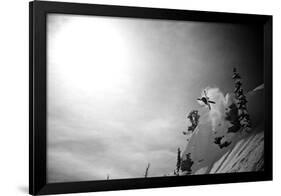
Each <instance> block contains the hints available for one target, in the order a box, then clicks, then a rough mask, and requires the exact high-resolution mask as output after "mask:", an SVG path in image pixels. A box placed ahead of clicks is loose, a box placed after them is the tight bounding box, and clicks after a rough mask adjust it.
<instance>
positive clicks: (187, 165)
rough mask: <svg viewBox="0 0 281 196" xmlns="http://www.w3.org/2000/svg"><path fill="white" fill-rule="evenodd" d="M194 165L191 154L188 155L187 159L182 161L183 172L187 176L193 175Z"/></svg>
mask: <svg viewBox="0 0 281 196" xmlns="http://www.w3.org/2000/svg"><path fill="white" fill-rule="evenodd" d="M193 163H194V162H193V161H192V159H191V157H190V153H188V154H186V158H185V159H183V160H182V161H181V171H182V172H183V173H184V174H186V175H189V174H191V172H192V170H191V167H192V165H193Z"/></svg>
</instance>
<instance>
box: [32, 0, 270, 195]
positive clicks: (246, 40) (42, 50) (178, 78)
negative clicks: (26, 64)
mask: <svg viewBox="0 0 281 196" xmlns="http://www.w3.org/2000/svg"><path fill="white" fill-rule="evenodd" d="M29 6H30V7H29V8H30V16H29V17H30V133H29V134H30V163H29V165H30V168H29V169H30V182H29V185H30V194H33V195H38V194H39V195H41V194H57V193H78V192H91V191H106V190H124V189H139V188H155V187H172V186H186V185H203V184H215V183H233V182H249V181H262V180H272V16H268V15H252V14H234V13H218V12H203V11H187V10H172V9H158V8H142V7H124V6H111V5H92V4H78V3H62V2H45V1H44V2H43V1H42V2H41V1H33V2H30V4H29Z"/></svg>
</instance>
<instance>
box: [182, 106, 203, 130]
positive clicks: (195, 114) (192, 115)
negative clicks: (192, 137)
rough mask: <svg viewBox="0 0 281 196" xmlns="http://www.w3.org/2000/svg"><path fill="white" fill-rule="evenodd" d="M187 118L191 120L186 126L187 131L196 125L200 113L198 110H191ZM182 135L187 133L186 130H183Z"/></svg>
mask: <svg viewBox="0 0 281 196" xmlns="http://www.w3.org/2000/svg"><path fill="white" fill-rule="evenodd" d="M187 118H188V119H189V120H190V122H191V126H189V127H188V128H187V131H191V132H193V131H194V130H195V128H196V127H197V125H198V123H199V118H200V115H199V114H198V110H192V111H191V112H190V113H189V114H188V116H187ZM183 134H184V135H186V134H187V132H183Z"/></svg>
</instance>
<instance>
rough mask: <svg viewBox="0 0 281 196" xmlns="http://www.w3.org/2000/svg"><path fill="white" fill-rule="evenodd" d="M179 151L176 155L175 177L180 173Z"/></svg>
mask: <svg viewBox="0 0 281 196" xmlns="http://www.w3.org/2000/svg"><path fill="white" fill-rule="evenodd" d="M181 161H182V160H181V150H180V148H178V154H177V168H176V170H175V171H174V174H175V175H177V176H178V175H179V173H180V168H181Z"/></svg>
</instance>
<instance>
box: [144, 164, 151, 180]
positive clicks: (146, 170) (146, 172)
mask: <svg viewBox="0 0 281 196" xmlns="http://www.w3.org/2000/svg"><path fill="white" fill-rule="evenodd" d="M149 167H150V163H148V164H147V167H146V169H145V173H144V177H145V178H147V176H148V171H149Z"/></svg>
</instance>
